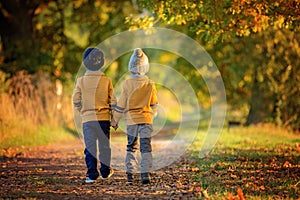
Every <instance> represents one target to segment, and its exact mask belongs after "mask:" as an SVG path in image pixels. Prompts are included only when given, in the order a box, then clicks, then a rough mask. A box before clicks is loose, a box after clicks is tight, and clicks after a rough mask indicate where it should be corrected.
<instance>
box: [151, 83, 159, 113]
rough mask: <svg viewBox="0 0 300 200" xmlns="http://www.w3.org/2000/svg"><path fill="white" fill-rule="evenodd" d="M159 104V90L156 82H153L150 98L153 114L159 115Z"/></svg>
mask: <svg viewBox="0 0 300 200" xmlns="http://www.w3.org/2000/svg"><path fill="white" fill-rule="evenodd" d="M157 105H158V100H157V91H156V87H155V84H154V83H153V85H152V93H151V99H150V107H151V109H152V111H153V115H154V116H156V115H157Z"/></svg>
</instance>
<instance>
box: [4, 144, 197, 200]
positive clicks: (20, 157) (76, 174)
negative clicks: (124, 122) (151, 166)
mask: <svg viewBox="0 0 300 200" xmlns="http://www.w3.org/2000/svg"><path fill="white" fill-rule="evenodd" d="M83 148H84V146H83V144H82V142H81V140H79V139H76V140H74V141H70V142H68V143H59V144H54V145H49V146H43V147H39V148H34V149H30V150H27V151H22V152H21V153H15V154H11V155H9V156H2V157H1V179H0V185H1V187H2V188H1V191H0V198H4V199H6V198H9V199H12V198H26V199H32V198H33V199H34V198H36V199H193V198H196V197H197V192H196V191H195V187H194V186H195V183H193V182H192V179H191V178H190V173H189V172H191V168H190V167H188V166H190V165H191V163H189V162H192V161H190V160H189V159H187V157H185V156H183V157H182V158H181V159H179V160H178V161H176V162H174V163H173V164H172V165H170V166H167V167H164V168H163V169H159V170H157V171H155V172H153V173H152V183H151V184H150V185H142V184H141V183H140V176H139V175H138V174H136V176H135V178H136V180H135V182H134V184H133V185H127V184H126V175H125V172H124V171H123V170H115V173H114V175H113V176H112V177H111V178H110V179H108V180H105V181H102V180H99V181H98V182H96V183H95V184H85V183H84V180H85V172H86V168H85V163H84V156H83Z"/></svg>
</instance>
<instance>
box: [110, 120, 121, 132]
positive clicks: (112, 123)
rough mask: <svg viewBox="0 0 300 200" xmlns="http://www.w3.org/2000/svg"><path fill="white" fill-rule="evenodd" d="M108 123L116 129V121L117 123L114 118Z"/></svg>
mask: <svg viewBox="0 0 300 200" xmlns="http://www.w3.org/2000/svg"><path fill="white" fill-rule="evenodd" d="M110 125H111V126H112V127H113V128H114V129H115V130H117V129H118V128H119V126H118V123H117V122H116V121H115V120H112V121H111V122H110Z"/></svg>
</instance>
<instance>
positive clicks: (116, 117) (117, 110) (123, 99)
mask: <svg viewBox="0 0 300 200" xmlns="http://www.w3.org/2000/svg"><path fill="white" fill-rule="evenodd" d="M126 103H127V89H126V86H125V84H123V90H122V93H121V96H120V99H119V101H118V103H117V105H116V106H115V107H114V109H113V120H112V121H113V124H118V122H119V121H120V119H121V117H122V115H123V113H124V112H125V108H126Z"/></svg>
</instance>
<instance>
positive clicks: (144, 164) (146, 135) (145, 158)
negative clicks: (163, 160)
mask: <svg viewBox="0 0 300 200" xmlns="http://www.w3.org/2000/svg"><path fill="white" fill-rule="evenodd" d="M126 129H127V152H126V158H125V164H126V173H127V174H131V173H133V172H134V169H135V167H136V164H137V161H136V151H137V149H138V146H139V147H140V148H139V149H140V152H141V157H142V160H141V164H140V171H141V173H147V172H150V171H151V169H152V159H153V158H152V147H151V134H152V132H153V128H152V125H151V124H136V125H128V126H127V128H126ZM138 137H139V138H140V145H139V144H138Z"/></svg>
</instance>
